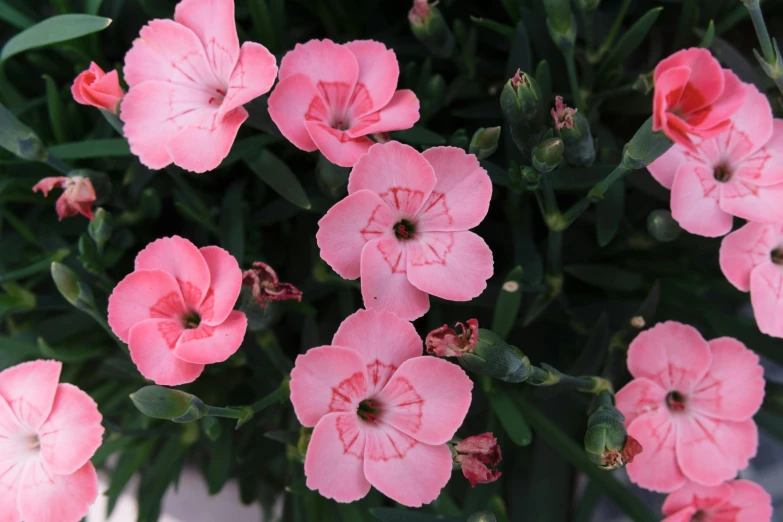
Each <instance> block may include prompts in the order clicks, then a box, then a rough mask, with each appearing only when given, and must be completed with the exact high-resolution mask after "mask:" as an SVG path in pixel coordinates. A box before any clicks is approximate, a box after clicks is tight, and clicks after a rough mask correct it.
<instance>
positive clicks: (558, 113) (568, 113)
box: [511, 71, 576, 129]
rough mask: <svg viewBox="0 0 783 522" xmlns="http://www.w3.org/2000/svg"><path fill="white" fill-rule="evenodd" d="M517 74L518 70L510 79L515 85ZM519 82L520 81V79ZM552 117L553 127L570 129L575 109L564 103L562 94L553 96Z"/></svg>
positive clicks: (572, 124)
mask: <svg viewBox="0 0 783 522" xmlns="http://www.w3.org/2000/svg"><path fill="white" fill-rule="evenodd" d="M518 76H519V71H517V76H515V77H514V78H512V79H511V81H512V82H514V83H515V85H516V82H515V80H516V78H517V77H518ZM520 83H521V81H520ZM551 112H552V119H553V120H555V128H557V129H562V128H563V127H565V128H567V129H570V128H571V127H573V126H574V114H576V109H572V108H571V107H569V106H568V105H566V104H565V103H563V97H562V96H556V97H555V108H554V109H552V111H551Z"/></svg>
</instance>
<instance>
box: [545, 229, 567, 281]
mask: <svg viewBox="0 0 783 522" xmlns="http://www.w3.org/2000/svg"><path fill="white" fill-rule="evenodd" d="M546 259H547V265H548V266H547V273H549V274H550V275H554V276H558V275H560V274H562V273H563V232H562V231H560V230H551V229H550V230H549V236H548V238H547V244H546Z"/></svg>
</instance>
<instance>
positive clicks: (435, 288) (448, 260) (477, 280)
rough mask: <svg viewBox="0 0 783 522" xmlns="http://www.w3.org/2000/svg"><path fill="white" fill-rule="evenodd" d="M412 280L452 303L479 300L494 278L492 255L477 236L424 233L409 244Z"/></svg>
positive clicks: (421, 287)
mask: <svg viewBox="0 0 783 522" xmlns="http://www.w3.org/2000/svg"><path fill="white" fill-rule="evenodd" d="M407 248H408V280H409V281H410V282H411V284H413V286H415V287H416V288H418V289H419V290H421V291H423V292H427V293H428V294H432V295H434V296H437V297H440V298H442V299H449V300H451V301H470V300H471V299H473V298H475V297H478V296H479V295H481V293H482V292H483V291H484V289H485V288H486V287H487V279H489V278H490V277H492V273H493V265H494V262H493V260H492V251H491V250H490V249H489V247H488V246H487V244H486V243H485V242H484V240H483V239H481V238H480V237H479V236H477V235H476V234H474V233H473V232H469V231H465V232H424V233H421V234H418V233H417V237H416V239H414V240H413V241H408V242H407Z"/></svg>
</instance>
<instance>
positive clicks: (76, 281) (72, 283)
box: [51, 261, 95, 312]
mask: <svg viewBox="0 0 783 522" xmlns="http://www.w3.org/2000/svg"><path fill="white" fill-rule="evenodd" d="M51 271H52V279H53V280H54V284H55V285H56V286H57V290H59V291H60V294H62V296H63V297H64V298H65V300H66V301H68V302H69V303H71V304H72V305H73V306H75V307H76V308H78V309H79V310H82V311H85V312H92V311H94V310H95V300H94V299H93V297H92V291H91V290H90V287H89V286H87V285H86V284H85V283H84V282H83V281H82V280H81V278H80V277H79V276H78V274H77V273H76V272H74V271H73V270H71V269H70V268H68V267H67V266H65V265H64V264H62V263H58V262H57V261H54V262H52V267H51Z"/></svg>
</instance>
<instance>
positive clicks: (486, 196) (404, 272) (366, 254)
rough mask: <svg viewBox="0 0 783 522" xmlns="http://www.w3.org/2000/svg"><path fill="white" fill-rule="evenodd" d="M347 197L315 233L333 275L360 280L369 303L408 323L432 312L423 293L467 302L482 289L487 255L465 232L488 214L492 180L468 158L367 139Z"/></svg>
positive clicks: (459, 153) (489, 258) (444, 149)
mask: <svg viewBox="0 0 783 522" xmlns="http://www.w3.org/2000/svg"><path fill="white" fill-rule="evenodd" d="M348 194H349V195H348V197H346V198H345V199H344V200H342V201H340V202H339V203H337V204H336V205H335V206H333V207H332V208H331V209H330V210H329V212H327V213H326V215H325V216H324V217H323V218H321V220H320V221H319V222H318V225H319V227H320V228H319V230H318V233H317V234H316V239H317V242H318V247H319V248H320V249H321V257H322V258H323V260H324V261H326V262H327V263H328V264H329V266H331V267H332V268H333V269H334V271H335V272H337V273H338V274H340V275H341V276H342V277H344V278H346V279H356V278H357V277H359V276H361V278H362V296H363V297H364V306H365V307H366V308H379V309H384V310H389V311H392V312H394V313H396V314H397V315H399V316H400V317H403V318H404V319H409V320H410V319H415V318H417V317H421V316H422V315H424V314H425V313H426V312H427V310H428V309H429V307H430V303H429V297H428V295H427V294H432V295H435V296H437V297H441V298H443V299H449V300H452V301H469V300H471V299H473V298H474V297H476V296H478V295H479V294H481V292H482V291H483V290H484V288H486V286H487V284H486V280H487V279H489V278H490V277H491V276H492V265H493V261H492V252H491V251H490V250H489V247H488V246H487V244H486V243H484V240H483V239H481V238H480V237H479V236H477V235H476V234H474V233H472V232H468V230H469V229H471V228H473V227H475V226H476V225H478V224H479V223H481V221H482V220H483V219H484V216H485V215H486V214H487V210H488V209H489V200H490V198H491V196H492V182H491V181H490V179H489V176H488V175H487V172H486V171H485V170H484V169H482V168H481V166H479V162H478V160H477V159H476V157H475V156H474V155H472V154H470V155H469V154H466V153H465V152H464V151H463V150H462V149H458V148H455V147H433V148H431V149H427V150H426V151H425V152H424V153H419V152H417V151H416V150H414V149H413V148H412V147H409V146H407V145H402V144H400V143H398V142H394V141H392V142H389V143H385V144H383V145H381V144H377V145H373V147H372V148H371V149H370V151H369V152H368V153H367V154H365V155H364V156H362V157H361V158H360V159H359V161H358V162H357V163H356V166H355V167H354V168H353V170H352V171H351V174H350V177H349V179H348Z"/></svg>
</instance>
